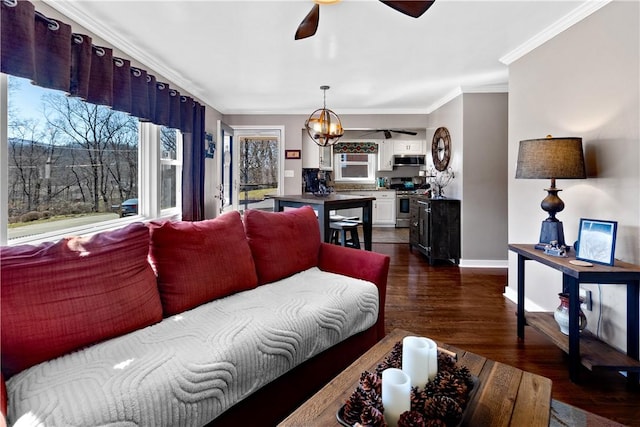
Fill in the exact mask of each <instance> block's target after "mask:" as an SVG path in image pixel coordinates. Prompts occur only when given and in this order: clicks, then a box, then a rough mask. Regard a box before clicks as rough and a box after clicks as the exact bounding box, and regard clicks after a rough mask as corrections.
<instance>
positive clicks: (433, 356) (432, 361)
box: [425, 338, 438, 381]
mask: <svg viewBox="0 0 640 427" xmlns="http://www.w3.org/2000/svg"><path fill="white" fill-rule="evenodd" d="M425 340H426V341H427V344H428V345H429V350H428V353H429V381H432V380H433V379H434V378H435V377H436V375H438V344H436V342H435V341H434V340H432V339H429V338H425Z"/></svg>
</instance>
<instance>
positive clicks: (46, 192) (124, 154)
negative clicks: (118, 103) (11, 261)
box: [3, 76, 138, 239]
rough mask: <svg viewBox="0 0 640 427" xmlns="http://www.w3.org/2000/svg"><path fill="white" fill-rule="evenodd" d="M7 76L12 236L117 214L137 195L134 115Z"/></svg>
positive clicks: (36, 232) (108, 217) (135, 121)
mask: <svg viewBox="0 0 640 427" xmlns="http://www.w3.org/2000/svg"><path fill="white" fill-rule="evenodd" d="M8 82H9V96H8V107H9V108H8V122H9V123H8V153H7V155H8V160H9V180H8V182H7V183H6V185H8V198H9V200H8V201H9V206H8V208H9V233H8V235H9V238H10V239H11V238H15V237H20V236H25V235H31V234H40V233H45V232H50V231H55V230H59V229H64V228H70V227H74V226H78V225H83V224H91V223H96V222H101V221H106V220H112V219H116V218H118V217H119V213H120V207H121V206H120V205H121V203H122V202H124V201H125V200H128V199H135V198H137V197H138V124H137V119H136V118H134V117H131V116H129V115H127V114H125V113H122V112H118V111H114V110H112V109H110V108H107V107H104V106H98V105H93V104H89V103H86V102H84V101H82V100H80V99H78V98H72V97H68V96H66V95H65V94H64V93H62V92H59V91H54V90H50V89H43V88H40V87H38V86H33V85H31V84H30V83H29V82H28V81H27V80H25V79H21V78H17V77H13V76H9V79H8ZM3 184H4V183H3ZM36 224H37V225H36Z"/></svg>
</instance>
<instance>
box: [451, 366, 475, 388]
mask: <svg viewBox="0 0 640 427" xmlns="http://www.w3.org/2000/svg"><path fill="white" fill-rule="evenodd" d="M453 376H454V377H456V378H458V379H460V380H462V381H464V383H465V384H466V385H467V387H468V388H469V389H472V388H473V378H471V372H469V368H467V367H466V366H462V367H460V368H458V369H456V370H455V372H454V373H453Z"/></svg>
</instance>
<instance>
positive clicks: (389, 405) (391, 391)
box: [382, 368, 411, 427]
mask: <svg viewBox="0 0 640 427" xmlns="http://www.w3.org/2000/svg"><path fill="white" fill-rule="evenodd" d="M382 405H383V406H384V419H385V421H386V422H387V424H389V426H390V427H396V426H397V425H398V419H399V418H400V415H402V413H403V412H406V411H409V410H411V382H410V381H409V376H408V375H407V374H405V373H404V372H402V370H401V369H396V368H389V369H385V370H384V371H382Z"/></svg>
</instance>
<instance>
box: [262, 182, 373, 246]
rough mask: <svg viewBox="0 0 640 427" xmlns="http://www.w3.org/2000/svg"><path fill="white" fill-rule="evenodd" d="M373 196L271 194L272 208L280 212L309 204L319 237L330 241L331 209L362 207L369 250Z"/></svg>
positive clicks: (363, 226) (365, 241)
mask: <svg viewBox="0 0 640 427" xmlns="http://www.w3.org/2000/svg"><path fill="white" fill-rule="evenodd" d="M375 199H376V198H375V197H368V196H355V195H347V194H336V193H330V194H328V195H315V194H313V193H303V194H293V195H281V196H273V210H274V211H275V212H280V211H283V210H285V208H300V207H302V206H311V207H312V208H313V210H314V211H315V212H316V214H317V216H318V223H319V226H320V239H321V240H322V241H323V242H327V243H330V240H331V229H330V223H331V211H339V210H342V209H354V208H361V209H362V230H363V240H364V248H365V250H367V251H370V250H371V232H372V223H373V220H372V216H373V201H374V200H375Z"/></svg>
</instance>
